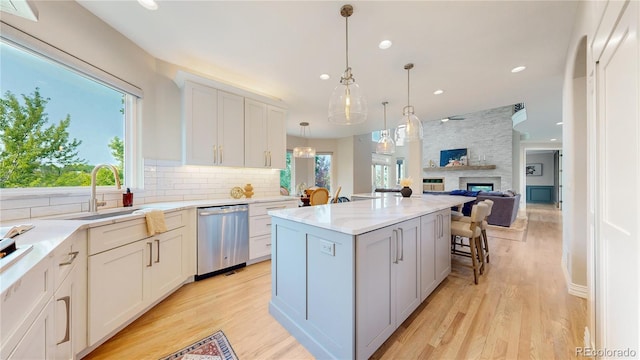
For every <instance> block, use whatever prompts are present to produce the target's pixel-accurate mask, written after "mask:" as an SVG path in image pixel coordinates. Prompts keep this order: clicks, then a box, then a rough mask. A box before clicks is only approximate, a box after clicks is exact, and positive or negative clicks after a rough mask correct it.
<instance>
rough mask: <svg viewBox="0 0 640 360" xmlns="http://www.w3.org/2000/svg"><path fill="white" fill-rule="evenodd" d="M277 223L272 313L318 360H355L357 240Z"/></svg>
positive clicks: (275, 221) (277, 220)
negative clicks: (354, 261)
mask: <svg viewBox="0 0 640 360" xmlns="http://www.w3.org/2000/svg"><path fill="white" fill-rule="evenodd" d="M273 220H274V222H273V232H272V243H273V244H274V247H273V248H274V249H273V250H274V251H273V253H272V275H271V276H272V297H271V302H270V304H269V312H270V313H271V314H272V315H273V316H274V317H275V318H276V319H277V320H278V321H279V322H280V323H281V324H282V325H283V326H284V327H285V328H286V329H287V330H288V331H289V332H290V333H291V334H293V336H295V337H296V339H298V341H300V342H301V343H302V344H303V345H304V346H305V347H306V348H307V349H309V351H310V352H311V353H313V354H314V355H315V356H317V357H318V358H336V359H351V358H353V357H354V356H355V344H354V334H355V313H354V304H355V302H354V301H355V273H354V264H353V259H354V243H353V239H354V236H352V235H346V234H342V233H338V232H335V231H331V230H325V229H320V228H317V227H314V226H309V225H304V224H300V223H297V222H292V221H288V220H284V219H279V218H273Z"/></svg>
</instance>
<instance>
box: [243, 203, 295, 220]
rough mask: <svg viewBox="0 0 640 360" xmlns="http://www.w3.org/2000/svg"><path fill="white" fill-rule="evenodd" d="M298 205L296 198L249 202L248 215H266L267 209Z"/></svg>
mask: <svg viewBox="0 0 640 360" xmlns="http://www.w3.org/2000/svg"><path fill="white" fill-rule="evenodd" d="M295 207H298V200H286V201H273V202H265V203H257V204H249V216H260V215H267V212H268V211H271V210H279V209H288V208H295Z"/></svg>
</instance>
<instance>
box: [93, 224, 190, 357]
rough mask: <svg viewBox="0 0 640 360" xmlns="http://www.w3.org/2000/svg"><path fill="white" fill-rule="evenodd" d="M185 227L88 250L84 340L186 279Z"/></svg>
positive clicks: (95, 339)
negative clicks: (117, 245) (121, 243)
mask: <svg viewBox="0 0 640 360" xmlns="http://www.w3.org/2000/svg"><path fill="white" fill-rule="evenodd" d="M186 232H187V230H186V229H185V228H184V227H179V228H176V229H173V230H170V231H167V232H165V233H162V234H158V235H155V236H152V237H148V238H144V239H141V240H138V241H135V242H132V243H130V244H127V245H124V246H119V247H116V248H114V249H111V250H108V251H104V252H101V253H98V254H95V255H92V256H89V302H88V303H89V305H88V314H89V316H88V319H89V325H88V340H89V344H88V345H89V346H92V345H94V344H95V343H97V342H98V341H100V340H101V339H103V338H104V337H105V336H107V335H109V334H110V333H111V332H112V331H114V330H116V329H117V328H119V327H120V326H121V325H123V324H125V323H127V322H128V321H130V320H131V319H134V318H136V317H137V316H138V315H140V314H141V313H142V311H143V310H145V309H146V308H147V307H149V306H150V305H152V304H153V303H154V302H155V301H157V300H158V299H160V298H161V297H162V296H164V295H167V294H168V293H169V292H171V291H172V290H174V289H175V288H176V287H178V286H179V285H180V284H182V283H183V282H184V281H185V276H184V271H183V266H184V265H183V259H184V255H185V253H184V251H185V247H186V244H185V241H186Z"/></svg>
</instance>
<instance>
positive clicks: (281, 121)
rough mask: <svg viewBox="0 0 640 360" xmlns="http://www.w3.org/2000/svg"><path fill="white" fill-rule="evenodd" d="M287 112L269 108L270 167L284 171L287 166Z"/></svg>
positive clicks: (268, 149) (273, 107) (268, 140)
mask: <svg viewBox="0 0 640 360" xmlns="http://www.w3.org/2000/svg"><path fill="white" fill-rule="evenodd" d="M286 126H287V111H286V110H285V109H281V108H278V107H275V106H271V105H269V106H267V142H268V143H267V151H268V159H269V167H271V168H274V169H284V168H285V167H286V166H287V129H286Z"/></svg>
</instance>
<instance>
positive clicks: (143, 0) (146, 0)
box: [138, 0, 158, 10]
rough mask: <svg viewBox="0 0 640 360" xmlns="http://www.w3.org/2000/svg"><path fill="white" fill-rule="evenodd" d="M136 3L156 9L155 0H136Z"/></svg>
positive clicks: (146, 7) (149, 8)
mask: <svg viewBox="0 0 640 360" xmlns="http://www.w3.org/2000/svg"><path fill="white" fill-rule="evenodd" d="M138 3H139V4H140V5H142V6H143V7H144V8H145V9H148V10H157V9H158V4H157V3H156V2H155V0H138Z"/></svg>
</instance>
